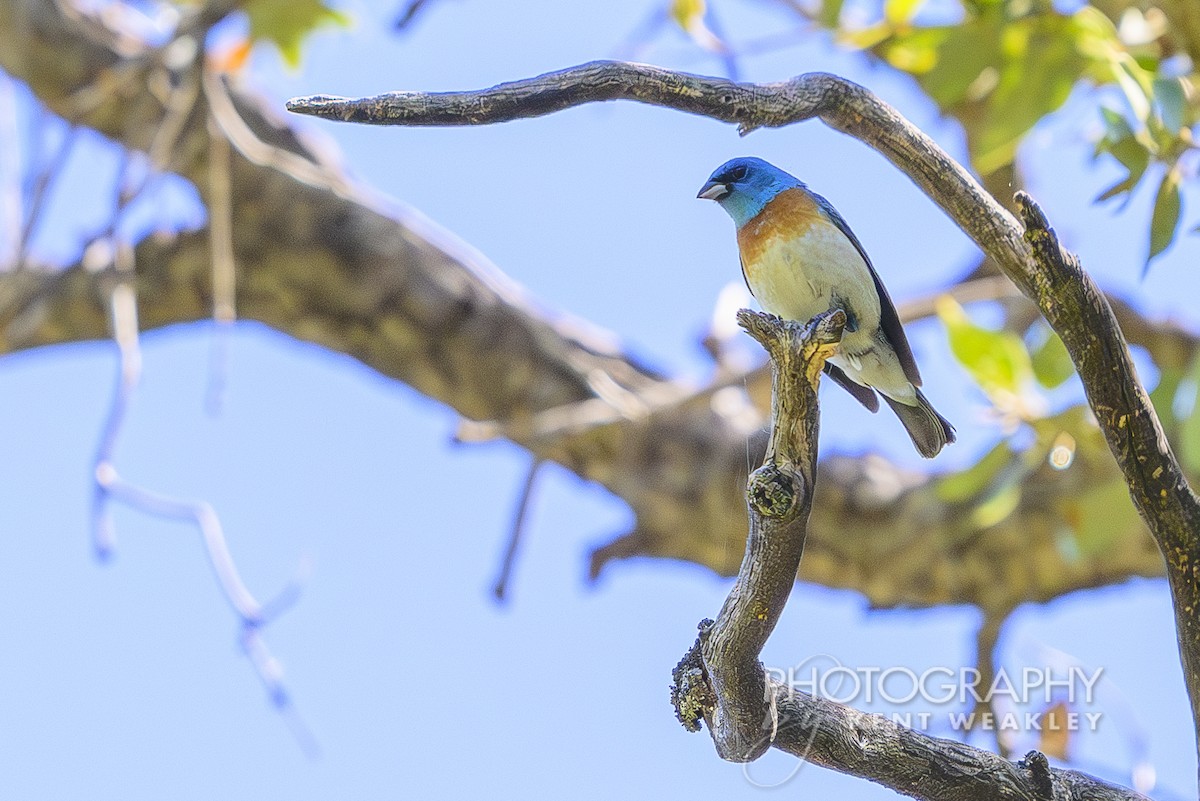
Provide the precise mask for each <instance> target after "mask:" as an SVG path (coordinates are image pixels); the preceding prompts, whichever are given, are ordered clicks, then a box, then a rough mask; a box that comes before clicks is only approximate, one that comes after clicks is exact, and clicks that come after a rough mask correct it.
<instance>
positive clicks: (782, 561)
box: [671, 310, 1144, 801]
mask: <svg viewBox="0 0 1200 801" xmlns="http://www.w3.org/2000/svg"><path fill="white" fill-rule="evenodd" d="M738 319H739V322H741V324H742V326H743V327H745V328H746V330H747V331H748V332H750V334H751V335H752V336H753V337H754V338H755V339H757V340H758V341H759V342H760V343H762V345H763V347H765V348H766V349H767V351H768V352H769V353H770V355H771V363H772V365H773V368H774V370H773V373H774V381H773V392H772V415H771V432H772V437H771V447H770V448H768V451H767V454H766V457H765V458H764V461H763V464H762V466H761V467H759V468H758V469H757V470H755V471H754V473H753V474H752V475H751V476H750V480H749V482H748V485H747V488H746V500H747V507H748V509H749V517H750V520H749V531H750V533H749V537H748V538H747V542H746V552H745V555H744V556H743V558H742V564H741V569H740V570H739V572H738V577H737V581H736V582H735V583H734V586H733V589H732V590H731V591H730V593H729V596H728V598H727V599H726V601H725V604H724V605H723V606H722V607H721V611H720V614H718V615H717V619H716V621H711V620H706V621H703V622H702V623H701V624H700V636H699V637H698V638H697V640H696V643H695V645H693V646H692V648H691V650H689V651H688V653H687V654H686V655H685V656H684V658H683V659H682V660H681V661H680V663H679V665H677V666H676V668H675V670H674V673H673V680H674V684H673V686H672V689H671V694H672V703H673V704H674V705H675V710H676V715H677V716H678V718H679V720H680V722H681V723H682V724H683V725H684V726H685V727H686V728H687V729H689V730H691V731H698V730H699V728H700V721H703V722H704V724H705V725H706V726H707V727H708V729H709V732H710V734H711V735H712V739H713V743H714V744H715V746H716V749H717V753H718V754H720V755H721V757H723V758H724V759H728V760H730V761H734V762H746V761H750V760H753V759H757V758H758V757H759V756H761V755H762V754H763V753H764V752H765V751H766V750H767V749H768V748H770V747H775V748H778V749H780V750H782V751H786V752H787V753H790V754H794V755H795V756H797V757H799V758H801V759H804V760H807V761H809V762H811V763H813V764H816V765H821V766H823V767H827V768H832V769H834V770H837V771H840V772H842V773H847V774H849V775H852V776H856V777H858V778H863V779H868V780H870V781H873V782H876V783H878V784H881V785H883V786H885V787H889V788H891V789H893V790H895V791H896V792H899V793H903V794H904V795H908V796H911V797H913V798H919V799H926V800H927V801H951V799H953V801H968V799H969V800H970V801H978V800H979V799H996V801H1001V799H1005V800H1008V801H1011V799H1028V801H1052V799H1063V800H1064V801H1065V800H1066V799H1082V798H1088V799H1142V798H1144V796H1142V795H1140V794H1138V793H1135V792H1133V791H1131V790H1127V789H1125V788H1122V787H1117V786H1115V785H1112V784H1108V783H1107V782H1103V781H1100V780H1098V779H1095V778H1093V777H1091V776H1088V775H1086V774H1083V773H1079V772H1077V771H1072V770H1059V769H1054V768H1051V767H1050V766H1049V764H1048V762H1047V760H1046V757H1045V756H1044V755H1042V754H1040V753H1038V752H1036V751H1032V752H1030V753H1029V754H1027V755H1026V756H1025V758H1024V759H1023V760H1021V761H1019V762H1015V763H1014V762H1009V761H1008V760H1006V759H1003V758H1002V757H1000V756H998V755H996V754H993V753H991V752H989V751H984V750H981V749H978V748H974V747H972V746H969V745H965V744H963V743H960V742H956V741H953V740H944V739H940V738H937V737H930V736H928V735H926V734H922V733H920V732H917V731H915V730H913V729H909V728H907V727H904V726H900V725H898V724H896V723H893V722H891V721H889V720H887V719H886V718H884V717H882V716H880V715H870V714H866V713H863V712H859V711H857V710H855V709H851V708H849V707H845V706H842V705H840V704H836V703H833V702H831V701H827V700H824V699H821V698H815V697H813V696H810V695H807V694H805V693H801V692H798V691H795V690H793V689H792V688H790V687H788V686H786V685H784V684H781V683H780V682H778V681H777V680H775V679H774V678H773V677H771V676H769V675H768V674H767V672H766V670H765V669H764V667H763V665H762V663H761V662H760V661H759V655H760V654H761V653H762V648H763V646H764V645H765V644H766V642H767V638H768V637H770V635H771V632H772V631H773V630H774V628H775V624H776V623H777V622H778V620H779V616H780V615H781V614H782V613H783V607H784V604H785V603H786V602H787V598H788V595H789V593H790V591H791V589H792V586H793V585H794V583H795V575H796V572H797V569H798V568H799V566H800V560H801V556H802V555H803V552H804V542H805V534H806V524H807V520H808V514H809V511H810V509H811V507H812V503H813V484H814V482H815V481H816V477H817V473H816V465H817V427H818V417H819V407H818V404H817V382H818V380H819V378H820V373H821V367H822V366H823V365H824V363H825V358H826V356H828V355H829V354H830V353H831V352H832V351H833V349H834V347H836V343H837V342H838V341H840V339H841V332H842V326H843V325H844V324H845V315H844V314H843V313H842V312H841V311H840V310H838V311H834V312H830V313H826V314H825V315H822V316H819V317H817V318H815V319H814V320H812V321H811V322H810V323H809V324H808V325H806V326H801V325H800V324H798V323H794V322H786V321H782V320H780V319H779V318H777V317H773V316H771V315H764V314H756V313H753V312H748V311H742V312H741V313H740V314H739V318H738Z"/></svg>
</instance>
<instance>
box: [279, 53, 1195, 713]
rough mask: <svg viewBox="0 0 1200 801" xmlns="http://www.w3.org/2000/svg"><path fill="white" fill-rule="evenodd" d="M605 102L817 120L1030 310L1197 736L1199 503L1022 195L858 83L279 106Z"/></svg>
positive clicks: (742, 121)
mask: <svg viewBox="0 0 1200 801" xmlns="http://www.w3.org/2000/svg"><path fill="white" fill-rule="evenodd" d="M616 99H627V100H635V101H638V102H642V103H649V104H652V105H658V106H664V107H668V108H672V109H676V110H678V111H685V112H689V113H693V114H700V115H703V116H707V117H711V118H713V119H718V120H724V121H726V122H735V123H737V124H738V126H739V129H740V130H741V132H742V133H747V132H749V131H752V130H754V129H756V128H762V127H777V126H782V125H787V124H789V123H793V122H798V121H802V120H807V119H811V118H814V117H817V118H819V119H821V120H822V121H823V122H824V123H825V124H826V125H828V126H830V127H831V128H834V129H835V130H838V131H841V132H843V133H846V134H849V135H850V136H853V137H855V138H856V139H859V140H860V141H862V142H863V143H865V144H867V145H869V146H870V147H872V148H874V149H875V150H877V151H878V152H879V153H881V154H882V155H884V156H885V157H886V158H887V159H888V160H890V161H891V162H892V163H893V164H895V165H896V167H897V168H899V169H900V170H901V171H902V172H904V173H905V174H906V175H908V176H909V178H911V179H912V180H913V182H914V183H916V184H917V186H919V187H920V188H921V190H922V191H923V192H924V193H925V194H926V195H927V196H929V197H930V199H932V200H933V201H934V202H935V203H937V204H938V205H939V206H941V208H942V209H943V210H944V211H945V212H946V213H947V214H948V215H949V216H950V218H951V219H952V220H954V221H955V222H956V223H957V224H958V226H959V227H960V228H962V229H963V231H964V232H966V234H967V235H968V236H970V237H971V238H972V239H973V240H975V242H976V244H978V245H979V247H980V249H981V250H983V252H984V253H985V254H986V255H987V256H989V257H991V259H993V260H994V261H995V262H996V264H997V265H998V266H999V267H1000V269H1001V271H1003V272H1004V274H1005V275H1007V276H1008V278H1009V279H1010V280H1012V281H1013V283H1014V284H1016V285H1017V286H1018V287H1019V288H1020V289H1021V291H1022V292H1023V293H1024V294H1025V295H1027V296H1028V297H1030V298H1031V299H1033V300H1034V301H1035V302H1036V303H1037V304H1038V307H1039V309H1040V310H1041V312H1042V314H1043V315H1044V316H1045V317H1046V319H1047V321H1048V322H1049V323H1050V325H1051V327H1053V328H1054V330H1055V331H1056V333H1058V335H1059V336H1060V337H1061V338H1062V339H1063V342H1064V344H1066V345H1067V350H1068V352H1069V353H1070V354H1071V358H1072V360H1073V361H1074V363H1075V366H1076V368H1077V370H1078V371H1079V375H1080V377H1081V378H1082V379H1083V384H1084V388H1085V391H1086V393H1087V397H1088V402H1089V404H1090V405H1091V408H1092V411H1093V413H1094V414H1095V415H1096V418H1097V420H1098V421H1099V423H1100V426H1101V428H1102V429H1103V431H1104V434H1105V438H1106V439H1107V441H1108V445H1109V448H1110V450H1111V452H1112V455H1113V457H1114V458H1115V459H1116V462H1117V465H1118V466H1119V467H1120V469H1121V471H1122V473H1123V475H1124V477H1125V481H1126V483H1127V484H1128V486H1129V489H1130V494H1131V496H1132V498H1133V501H1134V505H1135V506H1136V507H1137V509H1138V511H1139V512H1140V513H1141V515H1142V518H1143V519H1144V520H1145V521H1146V524H1147V525H1148V526H1149V528H1150V531H1151V533H1152V534H1153V535H1154V539H1155V542H1156V543H1157V544H1158V547H1159V549H1160V551H1161V552H1162V554H1163V556H1164V557H1165V560H1166V565H1167V574H1168V579H1169V581H1170V585H1171V591H1172V596H1173V600H1174V611H1175V619H1176V626H1177V629H1178V632H1179V643H1180V650H1181V655H1182V658H1183V666H1184V680H1185V683H1186V684H1187V688H1188V694H1189V696H1190V698H1191V704H1192V718H1193V722H1194V723H1195V724H1196V725H1197V726H1198V727H1200V612H1198V610H1200V575H1198V574H1197V571H1200V567H1198V566H1200V536H1198V532H1200V499H1197V496H1196V495H1195V493H1193V492H1192V490H1191V488H1190V486H1189V485H1188V483H1187V480H1186V478H1185V476H1184V474H1183V470H1182V468H1181V466H1180V464H1179V462H1178V460H1177V459H1176V458H1175V456H1174V454H1173V453H1172V452H1171V447H1170V445H1169V443H1168V442H1167V439H1166V436H1165V434H1164V433H1163V429H1162V425H1161V424H1160V422H1159V420H1158V417H1157V415H1156V414H1155V412H1154V407H1153V406H1152V405H1151V404H1150V400H1149V397H1148V396H1147V395H1146V392H1145V390H1144V389H1143V388H1142V386H1141V384H1140V383H1139V381H1138V380H1137V376H1136V374H1135V373H1134V371H1133V364H1132V361H1131V360H1130V357H1129V350H1128V347H1127V346H1126V344H1125V339H1124V337H1123V336H1122V334H1121V329H1120V326H1119V325H1118V324H1117V320H1116V317H1115V316H1114V314H1113V312H1112V309H1111V308H1110V307H1109V306H1108V304H1107V303H1106V302H1105V301H1104V296H1103V295H1102V294H1101V293H1100V291H1099V290H1098V289H1097V288H1096V286H1095V284H1093V283H1092V280H1091V278H1090V277H1089V276H1088V275H1087V274H1086V273H1085V272H1083V270H1082V269H1081V268H1080V266H1079V263H1078V261H1077V260H1076V259H1075V258H1074V257H1073V256H1072V255H1070V254H1068V253H1066V252H1064V251H1063V250H1062V249H1061V248H1060V247H1059V245H1058V241H1057V238H1056V237H1055V236H1054V234H1053V232H1052V231H1051V230H1050V229H1049V226H1048V224H1047V223H1046V220H1045V217H1044V216H1043V215H1042V213H1041V211H1040V210H1039V209H1038V208H1037V206H1036V205H1035V204H1034V203H1033V201H1032V200H1031V199H1030V198H1029V196H1028V195H1026V194H1024V193H1019V194H1018V196H1017V204H1018V206H1019V208H1020V209H1021V213H1022V216H1023V218H1024V220H1025V228H1022V226H1021V225H1020V224H1019V223H1018V222H1017V221H1016V220H1015V219H1014V218H1013V216H1012V215H1011V214H1010V213H1009V212H1008V211H1006V210H1005V209H1004V208H1003V207H1002V206H1001V205H1000V204H999V203H998V202H997V201H996V200H995V198H993V197H992V196H991V195H989V194H988V193H987V192H986V191H984V189H983V188H982V187H981V186H980V185H979V183H978V182H977V181H976V180H975V179H974V177H972V176H971V174H970V173H969V172H967V170H966V169H964V168H963V167H962V166H961V165H959V164H958V163H957V162H955V161H954V160H953V159H952V158H950V156H948V155H947V154H946V153H945V152H944V151H942V149H941V148H940V147H938V145H937V144H936V143H935V142H933V140H932V139H930V138H929V137H928V136H926V135H925V134H924V133H923V132H921V131H920V130H918V129H917V128H916V127H915V126H913V125H912V124H911V123H909V122H908V121H907V120H906V119H904V118H903V117H902V116H901V115H900V114H899V112H897V111H896V110H895V109H893V108H892V107H891V106H889V105H888V104H887V103H884V102H883V101H882V100H880V99H879V98H878V97H876V96H875V95H874V94H872V93H871V92H870V91H868V90H867V89H865V88H863V87H862V86H859V85H858V84H855V83H853V82H851V81H847V80H845V79H843V78H839V77H837V76H834V75H829V74H826V73H809V74H806V75H801V76H799V77H796V78H793V79H791V80H789V81H784V82H781V83H775V84H761V85H759V84H745V83H733V82H731V81H728V80H724V79H721V78H708V77H703V76H697V75H691V74H687V73H679V72H673V71H671V70H666V69H662V68H659V67H651V66H647V65H641V64H628V63H623V62H613V61H595V62H591V63H588V64H583V65H580V66H577V67H571V68H569V69H566V70H562V71H559V72H553V73H548V74H546V75H541V76H538V77H536V78H530V79H528V80H523V81H515V82H512V83H506V84H501V85H499V86H496V87H493V88H492V89H486V90H482V91H473V92H444V93H424V92H396V93H391V94H386V95H380V96H377V97H373V98H361V99H357V100H347V99H344V98H330V97H324V96H315V97H310V98H299V99H296V100H293V101H291V102H290V103H289V104H288V107H289V108H290V109H291V110H293V111H298V112H303V113H306V114H315V115H319V116H323V117H327V118H330V119H343V120H352V121H358V122H371V123H378V124H388V125H478V124H484V123H491V122H503V121H507V120H512V119H516V118H519V117H534V116H539V115H542V114H547V113H550V112H552V111H558V110H560V109H564V108H568V107H571V106H576V105H580V104H583V103H589V102H594V101H602V100H616Z"/></svg>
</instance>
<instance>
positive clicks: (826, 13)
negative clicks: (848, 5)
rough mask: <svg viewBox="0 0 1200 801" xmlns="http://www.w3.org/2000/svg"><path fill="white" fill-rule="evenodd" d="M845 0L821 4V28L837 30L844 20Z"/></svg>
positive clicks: (834, 0) (819, 17) (829, 0)
mask: <svg viewBox="0 0 1200 801" xmlns="http://www.w3.org/2000/svg"><path fill="white" fill-rule="evenodd" d="M844 2H845V0H825V2H824V3H822V4H821V13H820V15H819V16H818V17H817V20H818V21H819V22H820V23H821V27H823V28H828V29H830V30H837V28H838V23H839V22H841V19H842V5H843V3H844Z"/></svg>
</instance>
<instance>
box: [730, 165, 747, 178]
mask: <svg viewBox="0 0 1200 801" xmlns="http://www.w3.org/2000/svg"><path fill="white" fill-rule="evenodd" d="M729 177H730V178H732V179H733V180H735V181H740V180H742V179H743V178H745V177H746V168H745V167H734V168H733V169H732V170H730V171H729Z"/></svg>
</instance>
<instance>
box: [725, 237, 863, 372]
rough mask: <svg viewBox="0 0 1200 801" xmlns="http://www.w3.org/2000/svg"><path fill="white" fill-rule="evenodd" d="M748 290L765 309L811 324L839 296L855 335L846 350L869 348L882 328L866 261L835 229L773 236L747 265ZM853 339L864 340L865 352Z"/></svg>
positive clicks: (846, 341)
mask: <svg viewBox="0 0 1200 801" xmlns="http://www.w3.org/2000/svg"><path fill="white" fill-rule="evenodd" d="M746 280H747V281H748V282H749V284H750V291H751V292H753V293H754V297H756V298H757V299H758V302H759V304H760V305H761V306H762V307H763V310H764V311H768V312H770V313H771V314H777V315H779V316H780V317H784V318H787V319H789V320H797V321H799V322H807V321H808V320H810V319H811V318H812V317H814V316H815V315H817V314H820V313H821V312H823V311H828V310H829V309H830V308H831V307H833V306H835V305H839V306H840V305H842V304H834V302H833V301H834V299H835V298H837V299H839V300H840V301H842V303H844V305H846V306H849V307H850V308H848V309H846V311H847V312H848V313H850V314H852V315H853V316H854V317H855V318H856V322H857V323H858V328H857V331H855V332H853V333H849V332H848V333H847V334H846V336H845V337H844V338H843V342H844V344H845V346H846V349H847V350H850V351H855V350H862V349H866V348H869V347H870V342H869V339H870V337H871V334H872V332H874V331H875V330H876V329H877V328H879V295H878V294H877V293H876V290H875V281H874V280H873V279H872V278H871V273H870V270H869V269H868V268H867V263H866V262H865V261H863V258H862V256H860V255H859V253H858V250H856V249H855V247H854V245H853V244H851V242H850V240H848V239H846V237H845V236H843V235H842V233H841V232H840V231H838V230H837V229H836V228H834V227H833V226H824V225H814V226H810V227H809V228H808V230H806V231H805V232H804V233H803V234H802V235H800V236H799V237H794V238H790V237H775V238H773V239H772V240H771V241H770V242H769V243H768V244H767V246H766V247H764V248H762V250H761V251H760V252H759V257H758V259H756V261H755V263H753V264H747V265H746ZM855 337H861V338H863V341H862V342H861V343H860V344H862V346H863V347H862V348H858V347H855V344H858V343H855V341H854V340H855Z"/></svg>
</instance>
